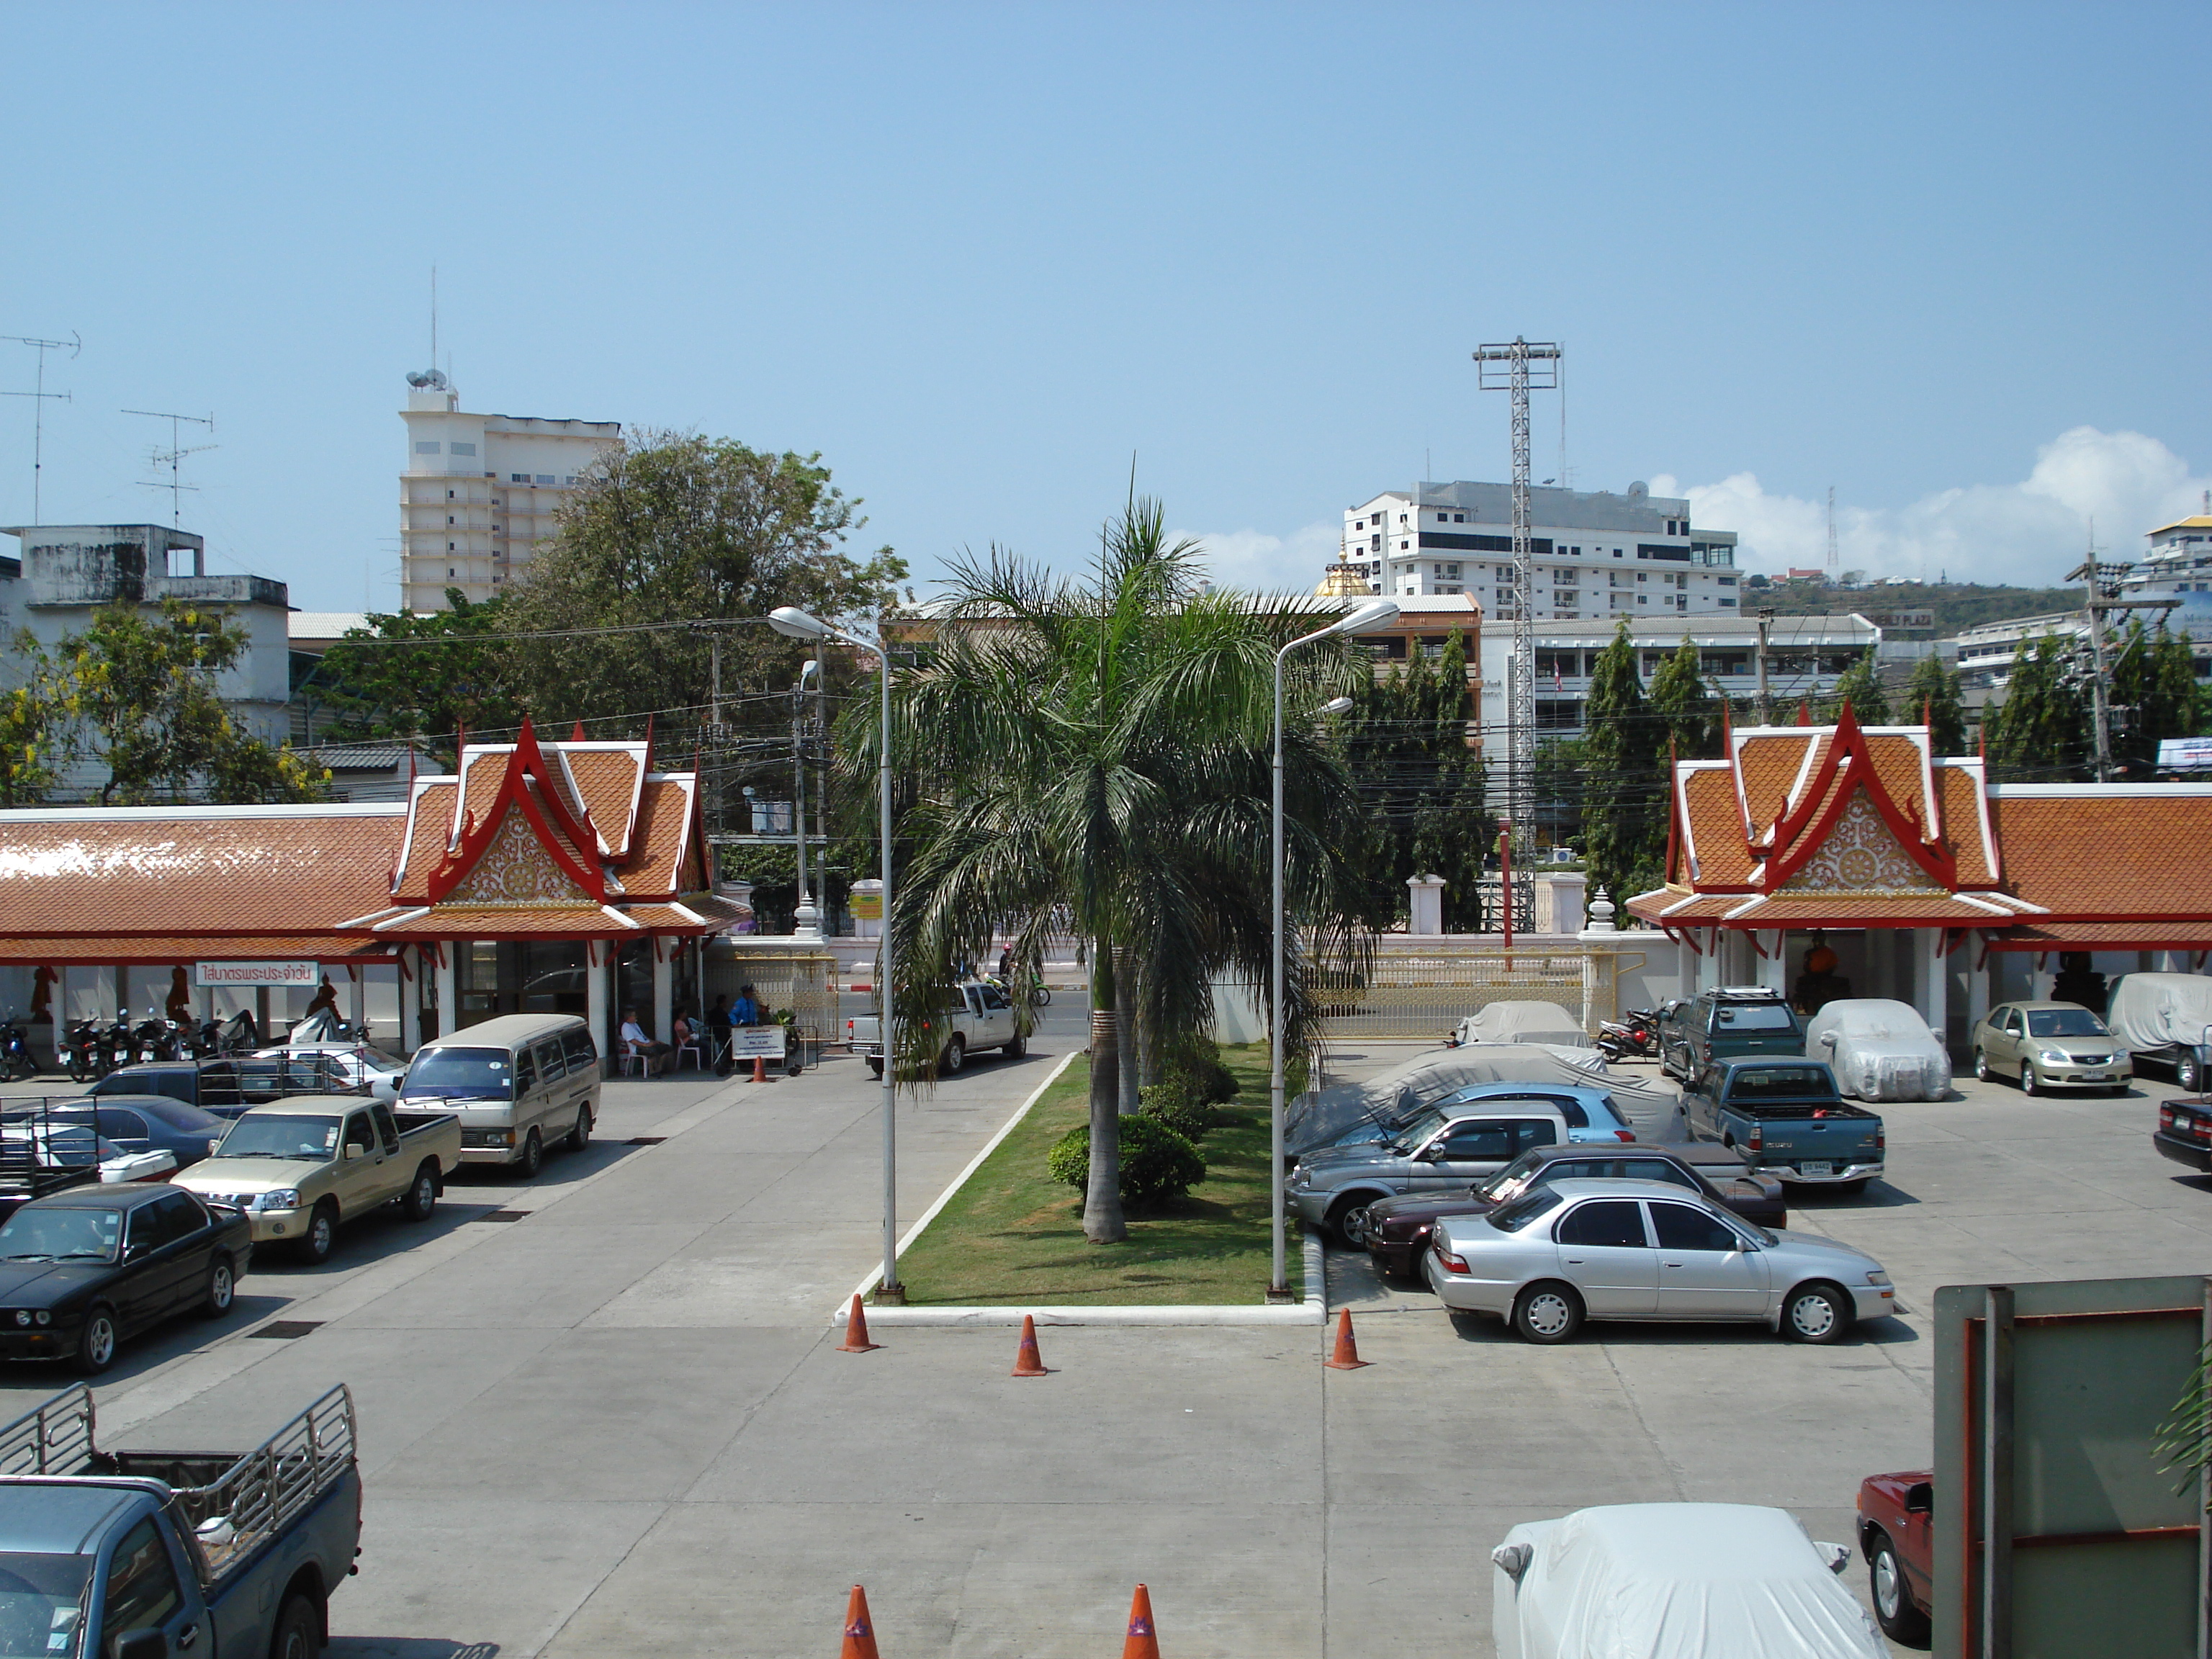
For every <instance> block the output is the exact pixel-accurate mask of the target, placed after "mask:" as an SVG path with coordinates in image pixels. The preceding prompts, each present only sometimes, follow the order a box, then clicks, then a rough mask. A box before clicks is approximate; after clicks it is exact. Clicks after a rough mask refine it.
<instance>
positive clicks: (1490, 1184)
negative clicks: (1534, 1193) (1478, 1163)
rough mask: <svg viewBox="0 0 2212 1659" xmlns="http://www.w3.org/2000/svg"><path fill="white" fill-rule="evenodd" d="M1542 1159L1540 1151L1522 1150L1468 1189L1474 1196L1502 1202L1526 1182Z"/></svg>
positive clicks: (1524, 1185) (1525, 1184)
mask: <svg viewBox="0 0 2212 1659" xmlns="http://www.w3.org/2000/svg"><path fill="white" fill-rule="evenodd" d="M1543 1161H1544V1159H1543V1158H1542V1156H1541V1154H1540V1153H1537V1152H1523V1153H1522V1154H1521V1156H1520V1157H1518V1158H1515V1159H1514V1160H1513V1161H1512V1162H1511V1163H1510V1164H1507V1165H1506V1166H1505V1167H1504V1169H1502V1170H1499V1171H1498V1173H1497V1174H1496V1175H1494V1176H1491V1177H1490V1178H1489V1179H1488V1180H1486V1181H1478V1182H1475V1183H1474V1186H1472V1187H1470V1188H1468V1193H1469V1194H1471V1195H1472V1196H1474V1197H1476V1198H1486V1199H1490V1200H1492V1201H1493V1202H1496V1203H1500V1204H1502V1203H1504V1201H1505V1200H1507V1199H1509V1198H1510V1197H1512V1196H1513V1195H1514V1194H1516V1193H1517V1192H1519V1191H1520V1190H1521V1189H1522V1188H1524V1187H1526V1186H1527V1185H1528V1177H1529V1176H1531V1175H1532V1174H1534V1171H1535V1169H1536V1166H1537V1165H1538V1164H1541V1163H1542V1162H1543Z"/></svg>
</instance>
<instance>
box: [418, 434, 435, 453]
mask: <svg viewBox="0 0 2212 1659" xmlns="http://www.w3.org/2000/svg"><path fill="white" fill-rule="evenodd" d="M415 453H416V454H417V455H435V454H436V453H438V441H437V440H436V439H435V438H432V439H429V440H428V441H424V442H422V443H418V444H416V446H415Z"/></svg>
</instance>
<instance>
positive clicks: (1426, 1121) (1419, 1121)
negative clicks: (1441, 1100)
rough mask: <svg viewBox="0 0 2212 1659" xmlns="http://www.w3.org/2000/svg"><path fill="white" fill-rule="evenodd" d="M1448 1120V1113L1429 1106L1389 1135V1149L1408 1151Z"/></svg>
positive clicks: (1449, 1119) (1449, 1118) (1449, 1117)
mask: <svg viewBox="0 0 2212 1659" xmlns="http://www.w3.org/2000/svg"><path fill="white" fill-rule="evenodd" d="M1450 1121H1451V1115H1450V1114H1449V1113H1448V1112H1444V1111H1442V1110H1439V1109H1437V1108H1435V1107H1431V1108H1430V1109H1428V1110H1427V1111H1425V1112H1423V1113H1422V1114H1421V1115H1420V1116H1419V1117H1417V1118H1415V1119H1414V1120H1413V1121H1412V1122H1411V1123H1408V1124H1407V1126H1406V1127H1404V1128H1402V1129H1401V1130H1399V1131H1398V1133H1396V1134H1395V1135H1393V1136H1391V1137H1390V1150H1391V1151H1392V1152H1412V1151H1413V1148H1414V1147H1416V1146H1419V1145H1420V1144H1421V1143H1422V1142H1423V1141H1425V1140H1426V1139H1428V1138H1429V1137H1430V1136H1431V1135H1432V1134H1434V1133H1436V1132H1437V1130H1439V1129H1441V1128H1443V1127H1444V1125H1445V1124H1447V1123H1449V1122H1450Z"/></svg>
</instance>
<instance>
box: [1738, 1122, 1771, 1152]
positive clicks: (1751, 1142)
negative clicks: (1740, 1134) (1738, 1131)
mask: <svg viewBox="0 0 2212 1659" xmlns="http://www.w3.org/2000/svg"><path fill="white" fill-rule="evenodd" d="M1765 1137H1766V1132H1765V1130H1763V1129H1761V1128H1759V1127H1758V1126H1756V1125H1753V1127H1752V1131H1751V1139H1748V1140H1747V1141H1745V1142H1744V1143H1743V1144H1744V1146H1745V1147H1746V1148H1747V1150H1749V1151H1751V1152H1765V1150H1766V1138H1765Z"/></svg>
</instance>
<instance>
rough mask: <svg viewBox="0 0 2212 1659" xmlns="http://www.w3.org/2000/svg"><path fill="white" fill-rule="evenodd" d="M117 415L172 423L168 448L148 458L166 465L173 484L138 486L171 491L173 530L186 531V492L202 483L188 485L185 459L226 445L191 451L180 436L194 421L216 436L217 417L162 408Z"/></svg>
mask: <svg viewBox="0 0 2212 1659" xmlns="http://www.w3.org/2000/svg"><path fill="white" fill-rule="evenodd" d="M117 412H118V413H119V414H124V415H143V416H146V417H147V418H148V419H149V420H155V421H167V422H168V423H169V447H167V449H157V450H155V451H154V452H153V453H152V454H151V455H150V456H149V458H148V459H149V461H150V462H151V463H152V464H153V465H155V466H166V467H167V468H168V469H169V482H168V483H159V482H157V481H155V480H154V479H150V478H141V479H140V480H139V481H138V483H139V484H140V486H141V487H142V488H143V489H166V490H167V491H168V492H169V527H170V528H171V529H172V530H181V529H183V528H184V527H185V491H186V490H187V489H198V488H199V486H198V485H197V484H188V483H185V482H184V476H183V472H182V471H181V468H182V465H183V462H184V459H185V456H187V455H201V454H204V453H207V452H208V451H209V450H210V449H220V448H221V447H222V445H220V444H195V445H193V446H192V447H191V448H189V449H187V448H186V447H185V443H184V440H183V439H182V437H181V436H180V435H179V433H180V432H181V430H182V428H183V426H184V423H185V422H186V421H190V422H191V423H192V424H193V425H194V426H204V427H205V428H207V429H208V432H209V433H210V435H213V433H214V431H215V416H212V415H172V414H170V413H169V412H168V411H167V410H160V409H125V410H118V411H117Z"/></svg>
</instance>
